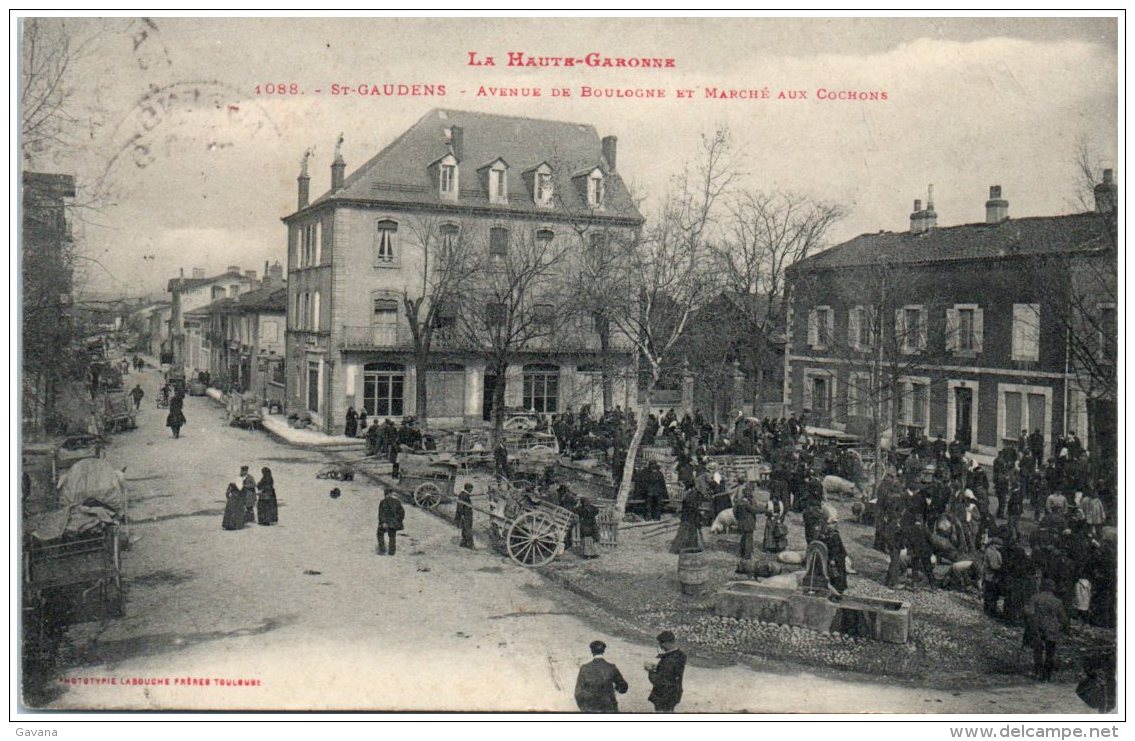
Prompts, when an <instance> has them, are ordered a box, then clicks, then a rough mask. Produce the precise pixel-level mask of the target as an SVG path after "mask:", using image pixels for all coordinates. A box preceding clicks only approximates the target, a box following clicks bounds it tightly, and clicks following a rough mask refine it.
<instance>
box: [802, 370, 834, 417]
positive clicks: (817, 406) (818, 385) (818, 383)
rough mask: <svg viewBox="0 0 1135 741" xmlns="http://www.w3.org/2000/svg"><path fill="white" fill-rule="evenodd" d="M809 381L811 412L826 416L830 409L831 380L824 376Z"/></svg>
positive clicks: (814, 377)
mask: <svg viewBox="0 0 1135 741" xmlns="http://www.w3.org/2000/svg"><path fill="white" fill-rule="evenodd" d="M810 381H811V383H810V385H809V388H808V390H809V391H810V392H811V402H812V406H811V409H812V411H814V412H819V413H822V414H827V413H828V411H829V410H830V409H831V380H830V379H829V378H827V377H826V376H813V377H812V378H811V379H810Z"/></svg>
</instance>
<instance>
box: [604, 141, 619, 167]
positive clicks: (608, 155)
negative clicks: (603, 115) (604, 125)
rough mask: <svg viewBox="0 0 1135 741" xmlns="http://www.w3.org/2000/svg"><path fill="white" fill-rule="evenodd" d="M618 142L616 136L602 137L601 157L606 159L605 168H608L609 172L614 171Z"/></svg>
mask: <svg viewBox="0 0 1135 741" xmlns="http://www.w3.org/2000/svg"><path fill="white" fill-rule="evenodd" d="M618 143H619V137H617V136H605V137H603V159H605V160H607V168H608V169H610V171H611V172H615V159H616V156H617V155H618V150H617V149H616V145H617V144H618Z"/></svg>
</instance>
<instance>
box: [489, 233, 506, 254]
mask: <svg viewBox="0 0 1135 741" xmlns="http://www.w3.org/2000/svg"><path fill="white" fill-rule="evenodd" d="M489 254H490V255H492V256H493V257H504V256H505V255H507V254H508V229H505V228H504V227H500V226H494V227H493V228H491V229H489Z"/></svg>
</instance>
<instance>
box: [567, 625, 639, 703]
mask: <svg viewBox="0 0 1135 741" xmlns="http://www.w3.org/2000/svg"><path fill="white" fill-rule="evenodd" d="M606 650H607V644H606V643H604V642H603V641H592V642H591V655H592V656H593V657H595V658H593V659H592V660H591V661H590V662H588V663H586V664H584V665H583V666H581V667H579V677H577V678H576V680H575V704H576V705H577V706H579V710H580V712H581V713H617V712H619V701H618V700H617V699H616V698H615V693H616V692H618V693H619V694H620V695H625V694H626V693H627V690H628V689H629V685H628V684H627V680H625V679H623V675H622V674H621V673H620V672H619V668H618V667H617V666H615V665H614V664H612V663H610V662H608V661H607V660H606V659H604V658H603V652H604V651H606Z"/></svg>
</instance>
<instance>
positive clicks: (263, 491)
mask: <svg viewBox="0 0 1135 741" xmlns="http://www.w3.org/2000/svg"><path fill="white" fill-rule="evenodd" d="M256 488H257V494H256V522H258V523H259V524H261V525H275V524H276V523H277V522H279V521H280V514H279V504H278V503H277V501H276V484H275V482H274V481H273V480H272V469H270V468H268V467H267V466H265V467H264V468H261V469H260V481H258V482H257V484H256Z"/></svg>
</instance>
